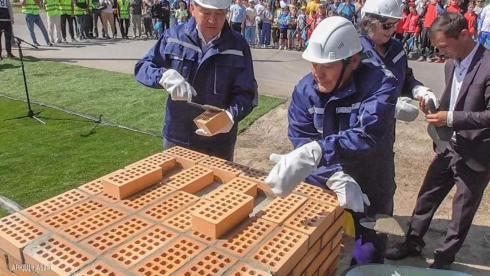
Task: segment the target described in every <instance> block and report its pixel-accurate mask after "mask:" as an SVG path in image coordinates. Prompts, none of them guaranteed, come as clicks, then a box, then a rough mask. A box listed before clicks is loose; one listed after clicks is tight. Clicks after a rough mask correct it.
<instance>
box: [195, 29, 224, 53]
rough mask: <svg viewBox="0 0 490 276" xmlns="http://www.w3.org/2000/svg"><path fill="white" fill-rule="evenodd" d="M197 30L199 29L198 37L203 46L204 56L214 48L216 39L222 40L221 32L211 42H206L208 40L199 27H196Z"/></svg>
mask: <svg viewBox="0 0 490 276" xmlns="http://www.w3.org/2000/svg"><path fill="white" fill-rule="evenodd" d="M196 28H197V35H198V36H199V40H200V44H201V50H202V52H203V54H204V53H206V51H207V50H208V49H209V48H211V47H212V46H213V42H214V41H215V40H216V39H218V38H220V36H221V32H219V33H218V34H217V35H216V36H215V37H213V38H211V39H210V40H209V41H206V39H204V36H203V35H202V33H201V30H200V29H199V26H196Z"/></svg>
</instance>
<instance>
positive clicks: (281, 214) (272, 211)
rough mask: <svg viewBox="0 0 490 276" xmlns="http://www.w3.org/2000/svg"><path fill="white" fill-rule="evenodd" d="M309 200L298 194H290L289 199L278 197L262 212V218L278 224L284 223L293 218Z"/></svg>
mask: <svg viewBox="0 0 490 276" xmlns="http://www.w3.org/2000/svg"><path fill="white" fill-rule="evenodd" d="M306 201H307V198H306V197H304V196H301V195H297V194H289V195H288V196H287V197H277V198H275V199H274V200H273V201H272V202H270V203H269V204H268V205H267V206H265V208H264V209H263V210H262V211H261V217H262V218H263V219H266V220H268V221H272V222H275V223H277V224H281V223H283V222H284V221H285V220H286V219H287V218H288V217H289V216H291V215H292V214H293V213H294V212H295V211H296V210H297V209H298V208H299V207H300V206H301V205H303V204H304V203H305V202H306Z"/></svg>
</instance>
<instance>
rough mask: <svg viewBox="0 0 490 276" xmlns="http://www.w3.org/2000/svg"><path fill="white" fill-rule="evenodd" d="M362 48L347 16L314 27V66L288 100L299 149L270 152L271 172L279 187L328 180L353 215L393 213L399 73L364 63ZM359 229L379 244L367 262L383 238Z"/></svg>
mask: <svg viewBox="0 0 490 276" xmlns="http://www.w3.org/2000/svg"><path fill="white" fill-rule="evenodd" d="M361 51H362V47H361V44H360V41H359V37H358V34H357V31H356V29H355V28H354V26H353V24H352V23H351V22H350V21H348V20H347V19H345V18H343V17H339V16H334V17H329V18H326V19H325V20H323V21H322V22H321V23H320V24H319V25H318V26H317V27H316V29H315V31H314V32H313V34H312V36H311V38H310V40H309V44H308V47H307V48H306V50H305V52H304V53H303V58H304V59H305V60H307V61H309V62H311V63H312V72H311V73H310V74H308V75H306V76H305V77H304V78H303V79H302V80H300V82H299V83H298V84H297V85H296V87H295V89H294V91H293V97H292V102H291V105H290V107H289V131H288V136H289V139H290V140H291V142H292V143H293V146H294V148H295V150H293V151H292V152H290V153H288V154H285V155H277V154H272V155H271V160H273V161H275V162H276V163H277V164H276V165H275V166H274V168H273V169H272V170H271V172H270V174H269V175H268V177H267V179H266V182H267V183H268V184H269V185H270V186H271V187H272V191H273V192H275V193H277V194H281V195H285V194H288V193H289V192H291V191H292V190H293V189H294V186H295V185H296V184H297V183H299V182H300V181H303V180H305V179H306V182H308V183H310V184H313V185H317V186H320V187H328V188H329V189H331V190H332V191H334V192H335V193H336V194H337V196H338V199H339V202H340V204H341V206H343V207H345V208H346V209H350V210H351V211H353V212H354V217H355V218H360V217H362V216H364V215H365V214H367V215H369V216H373V215H375V214H389V215H391V214H392V211H393V195H394V192H395V187H394V185H393V184H392V181H384V179H383V178H384V177H383V175H384V174H385V172H384V169H383V167H386V168H389V167H390V164H389V160H384V159H383V158H380V157H379V153H380V152H383V150H384V148H385V147H390V146H391V145H390V143H391V139H392V130H393V124H394V122H395V121H394V120H393V118H394V115H395V104H396V100H397V93H396V89H397V80H396V78H395V77H394V76H393V75H392V74H391V72H390V71H388V70H382V68H381V67H379V66H375V65H373V64H372V63H370V62H367V63H363V62H362V61H361V54H360V52H361ZM386 162H388V163H387V164H385V166H383V165H382V164H384V163H386ZM373 165H375V166H373ZM365 206H369V207H367V209H366V210H365ZM356 231H362V229H359V230H358V229H356ZM356 235H359V236H362V242H363V243H367V242H370V243H372V246H373V247H374V248H375V249H376V250H375V252H374V254H372V256H371V257H370V260H369V262H382V261H383V254H384V246H385V240H384V239H379V238H378V237H377V236H376V235H375V233H374V234H373V233H368V232H365V233H363V232H356Z"/></svg>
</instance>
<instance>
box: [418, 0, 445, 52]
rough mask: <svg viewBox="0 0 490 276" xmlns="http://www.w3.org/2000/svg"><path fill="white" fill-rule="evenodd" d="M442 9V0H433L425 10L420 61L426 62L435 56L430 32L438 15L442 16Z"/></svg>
mask: <svg viewBox="0 0 490 276" xmlns="http://www.w3.org/2000/svg"><path fill="white" fill-rule="evenodd" d="M441 8H442V6H441V0H431V1H430V3H429V4H427V7H426V8H425V17H424V27H423V29H422V33H421V34H420V48H421V55H420V57H419V59H418V61H426V60H427V58H428V57H431V56H432V55H433V54H434V47H433V46H432V45H431V43H430V38H429V32H430V27H432V24H434V21H436V19H437V15H438V14H440V10H441ZM442 10H443V9H442Z"/></svg>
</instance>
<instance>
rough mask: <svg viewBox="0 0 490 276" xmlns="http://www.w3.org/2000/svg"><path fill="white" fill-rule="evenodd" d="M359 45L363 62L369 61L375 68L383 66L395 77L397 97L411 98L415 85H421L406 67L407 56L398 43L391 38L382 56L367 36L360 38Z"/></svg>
mask: <svg viewBox="0 0 490 276" xmlns="http://www.w3.org/2000/svg"><path fill="white" fill-rule="evenodd" d="M361 44H362V52H363V56H364V57H363V58H364V61H365V62H366V61H369V62H371V63H373V64H374V65H377V66H383V65H384V67H385V68H386V69H387V70H390V71H391V72H392V73H393V75H395V77H396V78H397V80H398V89H397V90H396V93H397V97H399V96H405V97H410V98H412V89H413V88H414V87H415V86H416V85H423V84H422V83H421V82H419V81H418V80H416V79H415V77H414V75H413V71H412V69H411V68H410V67H408V59H407V55H406V54H405V50H404V49H403V45H402V44H401V43H400V41H398V40H396V39H394V38H391V39H390V41H389V42H388V45H387V47H388V49H387V50H386V53H385V55H384V56H381V55H380V54H378V52H376V50H375V49H374V43H373V42H372V41H371V40H370V39H369V38H368V37H367V36H361Z"/></svg>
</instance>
